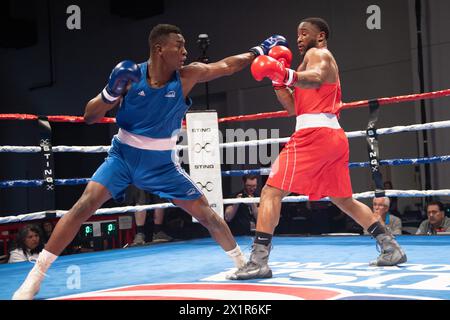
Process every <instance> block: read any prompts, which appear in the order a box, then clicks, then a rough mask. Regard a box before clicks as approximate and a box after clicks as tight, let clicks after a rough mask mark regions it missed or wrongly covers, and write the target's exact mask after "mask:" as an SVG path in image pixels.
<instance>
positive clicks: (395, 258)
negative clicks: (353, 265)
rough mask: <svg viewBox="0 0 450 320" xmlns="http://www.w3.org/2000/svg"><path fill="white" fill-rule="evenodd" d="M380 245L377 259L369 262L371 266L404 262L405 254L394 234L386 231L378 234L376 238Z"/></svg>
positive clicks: (393, 264) (394, 264)
mask: <svg viewBox="0 0 450 320" xmlns="http://www.w3.org/2000/svg"><path fill="white" fill-rule="evenodd" d="M375 239H376V240H377V244H378V245H379V246H380V249H381V250H380V251H381V253H380V255H379V256H378V258H377V260H375V261H372V262H370V265H371V266H377V267H384V266H396V265H398V264H400V263H404V262H406V260H407V258H406V254H405V252H404V251H403V249H402V248H401V247H400V245H399V244H398V243H397V241H396V240H395V238H394V236H393V235H391V234H388V233H382V234H379V235H378V236H377V237H376V238H375Z"/></svg>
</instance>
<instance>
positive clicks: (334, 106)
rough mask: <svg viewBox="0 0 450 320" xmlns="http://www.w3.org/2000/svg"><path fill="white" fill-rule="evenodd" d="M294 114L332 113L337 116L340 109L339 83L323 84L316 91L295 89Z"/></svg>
mask: <svg viewBox="0 0 450 320" xmlns="http://www.w3.org/2000/svg"><path fill="white" fill-rule="evenodd" d="M294 96H295V114H296V115H297V116H299V115H301V114H304V113H333V114H335V115H337V116H339V112H340V111H341V108H342V101H341V83H340V81H339V79H338V81H337V82H335V83H324V84H322V85H321V86H320V88H318V89H302V88H299V87H295V91H294Z"/></svg>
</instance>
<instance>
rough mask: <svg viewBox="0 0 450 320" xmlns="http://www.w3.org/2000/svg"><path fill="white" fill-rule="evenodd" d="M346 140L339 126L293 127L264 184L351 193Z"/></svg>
mask: <svg viewBox="0 0 450 320" xmlns="http://www.w3.org/2000/svg"><path fill="white" fill-rule="evenodd" d="M348 160H349V147H348V140H347V137H346V135H345V132H344V130H342V129H331V128H326V127H323V128H307V129H301V130H298V131H296V132H295V133H294V134H293V135H292V136H291V138H290V140H289V141H288V143H287V144H286V146H285V147H284V149H283V150H282V151H281V153H280V155H279V156H278V158H277V160H276V161H275V163H274V164H273V165H272V170H271V172H270V175H269V179H268V180H267V184H268V185H269V186H272V187H276V188H278V189H281V190H285V191H290V192H294V193H298V194H302V195H307V196H309V200H312V201H314V200H319V199H321V198H323V197H327V196H330V197H338V198H346V197H351V196H352V194H353V192H352V184H351V181H350V173H349V168H348Z"/></svg>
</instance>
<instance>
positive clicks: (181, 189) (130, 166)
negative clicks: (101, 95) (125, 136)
mask: <svg viewBox="0 0 450 320" xmlns="http://www.w3.org/2000/svg"><path fill="white" fill-rule="evenodd" d="M91 180H92V181H95V182H98V183H100V184H102V185H103V186H105V187H106V188H107V189H108V191H109V192H110V193H111V195H112V197H113V198H114V199H115V200H117V201H120V202H122V201H123V200H124V197H125V190H126V188H127V187H128V185H130V184H134V185H135V186H136V187H138V188H139V189H142V190H145V191H147V192H150V193H154V194H157V195H158V196H160V197H161V198H166V199H180V200H195V199H198V198H199V197H201V196H202V195H203V193H202V192H201V191H200V190H199V189H198V187H197V186H196V185H195V182H194V181H192V179H191V178H190V177H189V176H188V174H187V173H186V172H185V171H184V170H183V168H181V167H180V165H179V164H177V163H175V162H174V161H173V160H172V151H171V150H167V151H156V150H143V149H138V148H134V147H131V146H129V145H127V144H124V143H121V142H120V141H119V140H118V139H117V138H116V137H114V138H113V139H112V145H111V148H110V150H109V152H108V157H107V158H106V159H105V162H103V164H102V165H101V166H100V167H99V168H98V169H97V171H96V172H95V173H94V175H93V176H92V178H91Z"/></svg>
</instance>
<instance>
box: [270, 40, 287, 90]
mask: <svg viewBox="0 0 450 320" xmlns="http://www.w3.org/2000/svg"><path fill="white" fill-rule="evenodd" d="M269 57H272V58H274V59H275V60H277V61H279V62H281V64H283V66H285V67H286V68H289V67H290V66H291V62H292V52H291V50H289V49H288V48H286V47H285V46H275V47H273V48H272V49H270V50H269ZM272 86H273V88H274V89H275V90H281V89H285V88H287V86H286V85H285V84H283V83H282V82H277V81H272Z"/></svg>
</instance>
